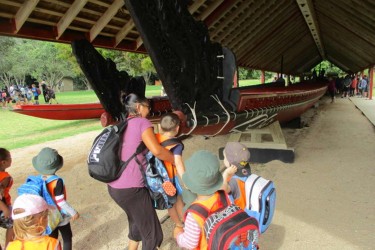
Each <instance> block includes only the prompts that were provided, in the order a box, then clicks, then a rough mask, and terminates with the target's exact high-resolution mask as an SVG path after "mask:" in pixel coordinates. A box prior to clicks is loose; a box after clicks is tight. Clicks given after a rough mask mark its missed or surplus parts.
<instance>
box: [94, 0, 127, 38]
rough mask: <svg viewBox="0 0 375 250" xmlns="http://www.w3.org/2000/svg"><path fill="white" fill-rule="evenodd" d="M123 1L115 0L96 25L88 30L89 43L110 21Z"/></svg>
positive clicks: (122, 4)
mask: <svg viewBox="0 0 375 250" xmlns="http://www.w3.org/2000/svg"><path fill="white" fill-rule="evenodd" d="M124 4H125V2H124V1H123V0H115V1H114V2H113V4H112V5H111V6H110V7H109V8H108V9H107V11H106V12H105V13H104V14H103V15H102V16H101V17H100V19H99V20H98V21H97V22H96V24H95V25H94V26H93V27H92V28H91V30H90V34H89V37H90V42H92V41H93V40H94V39H95V38H96V37H97V36H98V34H99V33H100V32H101V31H102V30H103V29H104V27H105V26H106V25H107V24H108V23H109V22H110V21H111V19H112V18H113V17H114V16H115V15H116V13H117V11H118V10H119V9H120V8H121V7H122V6H124Z"/></svg>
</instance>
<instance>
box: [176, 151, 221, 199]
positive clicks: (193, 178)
mask: <svg viewBox="0 0 375 250" xmlns="http://www.w3.org/2000/svg"><path fill="white" fill-rule="evenodd" d="M185 168H186V171H185V173H184V174H183V175H182V180H183V182H184V184H185V185H186V187H187V188H189V189H190V190H191V191H192V192H193V193H196V194H199V195H211V194H213V193H215V192H216V191H217V190H219V189H220V188H221V186H222V184H223V176H222V175H221V173H220V171H219V168H220V163H219V160H218V158H217V156H216V155H214V154H213V153H211V152H209V151H207V150H200V151H197V152H195V153H194V154H193V155H192V156H191V157H190V158H189V159H187V160H186V161H185Z"/></svg>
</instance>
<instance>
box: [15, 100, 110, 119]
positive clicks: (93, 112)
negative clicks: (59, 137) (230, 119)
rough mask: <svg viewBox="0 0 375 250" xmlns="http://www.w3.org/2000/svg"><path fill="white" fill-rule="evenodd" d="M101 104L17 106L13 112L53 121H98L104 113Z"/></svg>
mask: <svg viewBox="0 0 375 250" xmlns="http://www.w3.org/2000/svg"><path fill="white" fill-rule="evenodd" d="M104 111H105V110H104V108H103V106H102V105H101V104H100V103H85V104H50V105H47V104H46V105H44V104H41V105H16V106H14V108H13V112H16V113H19V114H23V115H28V116H34V117H38V118H44V119H52V120H82V119H98V118H99V117H100V116H101V115H102V113H103V112H104Z"/></svg>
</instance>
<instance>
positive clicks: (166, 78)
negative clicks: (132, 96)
mask: <svg viewBox="0 0 375 250" xmlns="http://www.w3.org/2000/svg"><path fill="white" fill-rule="evenodd" d="M186 3H187V1H184V0H181V1H179V0H176V1H171V0H152V1H150V0H125V4H126V7H127V9H128V10H129V12H130V14H131V16H132V19H133V21H134V23H135V25H136V27H137V30H138V31H139V32H140V34H141V37H142V39H143V43H144V45H145V47H146V49H147V52H148V53H149V55H150V57H151V59H152V61H153V63H154V65H155V68H156V70H157V72H158V75H159V77H160V79H161V80H162V83H163V86H164V89H165V91H166V93H167V95H168V97H169V100H170V102H171V105H172V107H173V109H175V110H182V111H183V112H185V113H187V112H186V111H187V110H186V106H185V105H184V103H189V104H190V105H193V104H194V101H197V111H198V112H199V111H208V110H212V109H220V106H219V105H218V104H217V103H216V102H215V101H214V99H213V98H211V97H210V96H211V95H214V94H216V95H218V97H219V98H220V99H222V92H223V80H222V79H218V78H217V77H218V76H220V74H221V75H222V72H223V70H222V67H223V65H222V60H220V59H218V58H217V56H218V55H221V54H223V52H222V47H221V46H220V44H217V43H212V42H211V41H210V37H209V34H208V31H207V28H206V26H205V25H204V23H202V22H198V21H196V20H195V19H194V18H193V17H192V16H191V15H190V13H189V11H188V9H187V5H186Z"/></svg>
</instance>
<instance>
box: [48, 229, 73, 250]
mask: <svg viewBox="0 0 375 250" xmlns="http://www.w3.org/2000/svg"><path fill="white" fill-rule="evenodd" d="M59 231H60V234H61V237H62V239H63V250H72V237H73V234H72V229H71V227H70V223H68V224H66V225H64V226H59V227H57V228H56V229H55V230H53V232H52V233H51V234H50V235H49V236H50V237H52V238H55V239H58V238H59Z"/></svg>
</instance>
